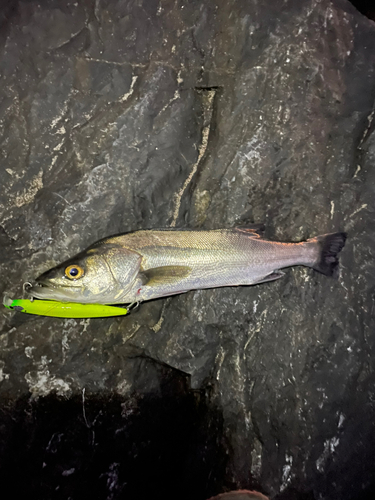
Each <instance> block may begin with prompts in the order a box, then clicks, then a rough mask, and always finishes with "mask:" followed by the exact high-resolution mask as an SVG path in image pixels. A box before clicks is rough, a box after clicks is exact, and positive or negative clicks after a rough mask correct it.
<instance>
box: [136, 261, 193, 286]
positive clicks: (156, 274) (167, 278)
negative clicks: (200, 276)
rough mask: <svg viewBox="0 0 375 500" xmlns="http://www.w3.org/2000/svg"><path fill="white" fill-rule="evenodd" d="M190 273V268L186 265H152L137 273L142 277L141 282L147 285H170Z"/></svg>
mask: <svg viewBox="0 0 375 500" xmlns="http://www.w3.org/2000/svg"><path fill="white" fill-rule="evenodd" d="M190 273H191V268H190V267H188V266H164V267H154V268H153V269H148V270H147V271H142V272H141V273H139V274H140V275H141V277H142V282H143V284H144V285H147V286H156V285H166V284H168V285H171V284H173V283H177V282H178V281H181V280H182V279H183V278H187V277H188V276H189V275H190Z"/></svg>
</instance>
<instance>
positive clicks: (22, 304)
mask: <svg viewBox="0 0 375 500" xmlns="http://www.w3.org/2000/svg"><path fill="white" fill-rule="evenodd" d="M3 304H4V306H5V307H7V308H8V309H11V310H13V311H19V312H23V313H27V314H38V315H39V316H53V317H55V318H105V317H109V316H124V315H125V314H127V313H128V310H127V309H125V308H123V307H117V306H106V305H102V304H79V303H76V302H57V301H55V300H39V299H36V300H33V301H31V300H24V299H16V300H12V299H9V298H7V297H4V301H3Z"/></svg>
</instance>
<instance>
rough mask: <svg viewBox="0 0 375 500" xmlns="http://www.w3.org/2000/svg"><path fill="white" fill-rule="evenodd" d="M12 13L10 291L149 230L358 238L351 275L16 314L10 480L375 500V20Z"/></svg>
mask: <svg viewBox="0 0 375 500" xmlns="http://www.w3.org/2000/svg"><path fill="white" fill-rule="evenodd" d="M1 22H2V28H1V30H0V76H1V96H0V98H1V100H0V110H1V113H0V117H1V119H0V133H1V146H0V153H1V178H0V179H1V190H0V245H1V252H0V268H1V276H2V280H1V292H5V291H6V292H8V293H11V294H13V296H14V297H19V296H20V295H21V293H22V283H23V282H24V281H26V280H27V279H29V278H33V277H35V276H37V275H39V274H40V273H41V272H43V271H45V270H47V269H48V268H50V267H52V266H53V265H55V264H57V263H59V262H61V261H63V260H64V259H66V258H68V257H70V256H72V255H74V254H75V253H77V252H78V251H79V250H81V249H83V248H85V247H87V246H88V245H89V244H91V243H93V242H94V241H95V240H97V239H99V238H101V237H104V236H107V235H109V234H114V233H118V232H124V231H128V230H135V229H140V228H153V227H167V226H176V227H205V228H217V227H231V226H233V225H235V224H241V223H247V222H254V221H255V222H265V223H266V224H267V230H266V235H267V237H269V238H272V239H276V240H294V241H298V240H301V239H304V238H307V237H310V236H314V235H316V234H319V233H325V232H332V231H336V230H346V231H347V232H348V235H349V238H348V242H347V245H346V247H345V249H344V251H343V253H342V259H341V261H342V267H341V276H340V278H339V279H338V280H337V281H335V280H330V279H328V278H326V277H324V276H321V275H319V274H317V273H314V272H313V271H310V270H307V269H302V268H299V269H291V270H289V271H288V272H287V275H286V276H285V277H284V278H283V279H282V280H279V281H277V282H275V283H269V284H264V285H260V286H255V287H240V288H228V289H215V290H205V291H196V292H190V293H188V294H185V295H181V296H176V297H171V298H167V299H164V300H157V301H153V302H150V303H145V304H142V305H141V307H140V308H139V309H138V310H135V311H134V312H133V313H132V314H131V315H129V316H128V317H123V318H114V319H98V320H82V321H80V320H72V319H66V320H59V319H53V318H40V317H32V316H30V317H28V316H23V315H21V314H10V313H9V312H7V311H5V310H4V311H2V313H1V319H0V328H1V332H2V336H1V337H0V349H1V352H0V379H1V385H0V394H1V398H2V410H1V411H2V413H1V415H2V416H1V417H0V418H1V419H2V421H1V436H2V437H1V443H2V458H3V459H4V457H6V456H7V455H9V450H12V449H13V450H15V451H14V454H13V455H12V460H10V461H7V463H6V465H5V466H4V467H3V472H4V471H5V472H7V477H8V478H9V477H13V476H12V474H14V473H15V472H14V471H16V470H17V471H18V472H19V470H21V471H22V472H23V475H24V477H27V478H30V482H29V485H30V488H31V489H29V490H28V491H29V492H31V493H30V494H31V495H32V494H35V496H37V497H38V498H39V499H40V498H52V497H53V498H55V497H56V498H57V497H58V495H59V494H58V493H55V492H56V491H58V489H56V488H59V489H60V492H61V495H62V498H63V497H64V495H65V497H64V498H67V497H68V496H70V497H71V498H82V496H80V495H81V493H82V492H81V490H80V489H79V487H78V486H77V485H78V484H81V482H82V481H83V483H82V484H87V485H90V488H92V490H90V491H93V492H95V491H96V488H98V492H99V491H100V492H101V493H100V495H102V496H101V498H110V499H115V498H122V496H123V495H131V494H133V495H135V494H136V493H135V490H134V489H132V488H134V486H133V483H132V484H131V485H130V486H128V487H127V486H126V485H127V484H128V483H129V476H128V475H127V473H126V470H127V468H129V467H130V468H131V467H135V468H136V467H139V468H138V469H137V471H138V472H137V474H139V476H138V475H137V477H139V478H142V477H143V476H142V475H141V474H140V472H139V471H143V474H144V471H145V470H147V473H148V472H149V468H150V467H151V465H150V464H152V463H153V464H154V466H155V467H156V470H157V473H158V474H159V475H158V477H159V478H162V479H161V480H160V481H159V482H158V483H157V486H158V488H162V486H163V487H164V488H165V489H164V490H163V494H165V496H166V498H172V496H171V495H174V496H173V498H175V491H172V490H171V489H170V488H169V487H168V484H172V485H176V483H175V482H173V481H174V479H172V477H175V478H177V479H178V482H179V483H180V484H191V483H192V482H193V483H194V481H196V483H195V487H194V488H192V489H190V490H189V489H185V490H182V491H183V492H182V493H180V496H181V498H192V496H189V495H193V496H194V498H202V499H203V498H207V497H209V496H212V495H214V494H217V493H220V492H221V491H223V489H224V488H227V489H236V488H250V489H251V488H255V489H260V490H262V491H264V492H265V493H266V494H269V495H270V496H271V497H273V498H278V499H284V498H285V499H286V498H288V499H290V498H296V499H297V498H298V499H312V498H315V499H325V500H330V499H336V498H340V499H342V500H350V499H354V498H358V497H359V496H360V495H362V497H361V498H373V494H374V491H375V474H374V470H375V469H374V467H375V457H374V454H373V449H374V445H375V438H374V436H375V432H374V430H375V429H374V422H375V409H374V403H373V402H374V398H375V367H374V359H375V358H374V354H375V353H374V350H375V337H374V336H373V332H374V327H375V324H374V323H375V319H374V318H375V315H374V312H375V309H374V285H375V272H374V271H375V269H374V267H375V266H374V253H375V251H374V224H373V215H374V209H375V202H374V199H375V198H374V194H375V193H374V192H375V188H374V186H375V170H374V167H373V165H374V159H375V133H374V124H373V118H374V81H375V71H374V70H375V25H374V23H373V22H372V21H370V20H368V19H366V18H364V17H363V16H362V15H361V14H359V13H358V12H357V11H356V10H355V9H354V8H353V7H352V6H351V5H350V4H349V3H348V2H346V1H344V0H334V1H329V0H321V1H315V0H308V1H305V2H299V1H296V0H287V1H285V2H274V1H272V0H269V1H263V2H246V1H240V0H230V1H229V2H217V3H216V4H215V3H214V2H210V3H202V2H186V3H184V2H177V3H170V2H167V1H153V0H151V1H150V0H144V1H143V2H125V1H121V0H118V1H114V0H111V1H109V0H107V1H94V0H92V1H91V0H87V1H85V2H75V3H73V2H70V3H69V2H68V1H61V0H59V1H58V0H49V1H41V2H20V3H18V4H17V3H15V2H8V3H6V4H4V8H3V12H2V18H1ZM144 360H147V362H146V361H144ZM185 374H186V375H187V376H189V382H187V381H186V379H185V378H184V377H185ZM189 384H190V386H189ZM165 387H167V389H165ZM163 388H164V389H163ZM85 397H86V401H87V404H88V405H92V408H93V410H92V414H91V415H90V416H89V417H88V416H87V412H86V416H85V417H84V416H83V415H84V414H83V410H82V403H83V401H82V400H83V398H85ZM144 398H146V401H149V400H150V401H152V404H151V403H150V405H149V406H147V404H146V405H145V406H142V404H141V403H140V402H142V401H144ZM171 400H175V401H176V405H177V406H176V407H173V408H172V409H171V415H173V418H172V419H167V417H166V415H167V413H168V412H167V413H163V411H162V409H163V407H164V405H166V408H167V409H168V408H169V406H168V404H169V403H168V404H167V403H166V402H168V401H169V402H170V401H171ZM178 401H187V403H186V406H184V405H182V406H178V404H179V403H178ZM171 404H172V403H171ZM184 404H185V403H184ZM121 405H122V406H121ZM123 407H125V408H130V409H131V408H134V407H135V408H138V407H139V408H141V410H139V412H138V413H137V412H136V416H134V414H133V413H132V411H130V413H128V412H127V411H122V410H121V408H123ZM154 412H157V413H158V415H159V417H158V418H159V420H158V422H159V423H160V425H159V427H158V426H157V425H155V427H154V432H155V434H152V433H148V434H147V432H148V431H147V427H149V426H150V425H151V422H152V417H151V416H152V414H153V413H154ZM98 415H100V417H97V416H98ZM184 415H186V419H184V417H183V416H184ZM202 415H203V416H202ZM86 419H88V420H87V421H88V422H89V424H88V425H86V424H87V422H86ZM132 419H134V422H136V425H135V424H134V425H135V427H134V426H133V428H136V429H137V432H138V434H137V432H135V433H133V434H129V436H130V437H129V436H127V438H126V439H125V438H124V440H123V441H121V436H120V437H119V435H118V433H117V430H119V429H122V428H124V426H125V427H126V426H127V425H129V426H130V427H131V426H132V425H133V423H132V422H133V420H132ZM93 420H95V422H96V424H95V425H96V427H95V426H94V427H95V432H96V433H99V434H100V433H102V434H101V437H100V439H99V438H98V439H99V441H96V438H95V440H94V439H93V437H92V433H93V430H94V429H93V424H92V422H93ZM163 420H165V422H166V424H165V427H163V425H162V422H163ZM48 421H50V423H51V425H47V424H46V423H47V422H48ZM77 421H78V422H79V423H78V424H77ZM173 421H176V426H177V430H176V429H175V430H174V431H173V432H171V437H170V439H171V441H169V439H168V438H167V437H165V440H164V441H163V442H164V443H165V446H164V447H163V446H161V442H160V441H158V439H157V438H156V437H155V436H157V435H158V432H159V434H160V432H162V435H163V436H167V434H168V432H167V430H168V428H169V426H170V425H171V422H173ZM160 426H161V427H160ZM160 428H162V431H160ZM106 429H109V430H108V431H106ZM146 431H147V432H146ZM119 432H120V431H119ZM143 432H146V434H147V436H146V437H143V436H144V435H143ZM185 432H187V435H188V436H189V440H190V447H189V444H188V443H187V442H186V440H185V441H184V439H185V438H183V435H184V433H185ZM120 434H121V432H120ZM60 435H62V436H60ZM59 436H60V437H59ZM179 439H182V441H183V442H182V444H181V446H180V449H181V450H182V451H181V454H180V459H181V462H176V460H177V458H176V455H175V454H174V451H173V452H172V451H171V450H172V444H171V443H173V442H175V443H176V446H177V447H178V446H179ZM130 442H134V446H133V448H132V449H130V448H129V447H130ZM51 443H52V444H51ZM95 443H99V444H98V447H97V448H95ZM114 443H120V444H119V445H118V446H119V449H120V452H118V453H117V452H116V453H114V452H113V453H112V452H111V450H112V449H113V446H114ZM155 443H156V444H155ZM52 445H53V449H54V451H53V452H52V451H51V449H52V448H51V447H52ZM158 445H159V448H160V450H161V451H160V457H161V458H160V460H159V459H155V457H156V455H154V453H156V451H155V446H156V448H157V446H158ZM105 446H107V448H105ZM67 447H68V448H69V449H70V447H71V448H74V449H76V450H77V453H76V454H73V455H69V454H66V449H67ZM23 449H25V450H26V455H25V456H26V457H27V458H28V460H24V457H22V450H23ZM96 449H97V450H98V453H100V454H101V455H103V454H104V455H105V456H106V458H105V460H103V462H100V461H95V460H94V461H90V460H89V458H88V457H90V456H91V455H92V454H95V450H96ZM125 449H126V450H127V451H126V453H128V454H127V455H126V457H127V458H126V460H125V459H124V460H125V461H124V463H123V462H122V461H121V460H122V459H121V456H123V454H124V453H125V451H124V450H125ZM64 450H65V451H64ZM129 450H130V451H129ZM142 450H146V455H147V457H146V458H145V459H144V460H143V459H142V460H140V461H139V462H137V461H136V460H135V462H134V463H133V462H132V460H131V457H137V456H139V454H140V453H141V454H142V453H143V452H142ZM147 450H148V451H147ZM150 450H151V451H150ZM205 450H206V451H205ZM207 450H208V451H207ZM148 452H149V454H147V453H148ZM111 453H112V454H111ZM45 454H47V458H46V457H45ZM52 456H53V457H54V458H53V461H52V462H53V464H52V462H51V460H52V459H51V457H52ZM32 457H37V458H36V459H35V460H33V458H32ZM150 457H151V458H150ZM155 460H156V462H155ZM168 460H170V462H169V461H168ZM44 463H46V464H47V466H43V464H44ZM170 463H173V464H174V465H173V467H174V466H175V464H176V463H178V464H179V468H178V470H179V475H177V476H176V475H175V476H173V474H171V475H169V474H166V473H165V470H167V469H168V467H170V465H169V464H170ZM51 464H52V465H51ZM85 464H86V465H85ZM87 464H88V465H87ZM50 466H51V467H52V469H49V467H50ZM189 466H190V469H189ZM85 467H87V468H86V469H85ZM73 469H74V471H73V472H71V471H72V470H73ZM224 469H225V470H224ZM49 470H51V471H52V472H51V473H50V475H49V472H48V471H49ZM83 470H84V474H86V475H84V480H83V479H82V477H83V476H82V474H83V472H82V471H83ZM171 470H174V471H175V470H176V469H175V468H174V469H171ZM189 470H190V472H189ZM75 471H80V474H81V475H79V476H77V475H76V476H75ZM163 471H164V472H163ZM191 471H193V472H195V473H196V474H197V476H194V474H193V473H192V472H191ZM198 472H199V473H198ZM40 474H42V475H40ZM40 478H42V479H40ZM73 478H74V479H73ZM94 478H95V480H94ZM193 478H195V479H193ZM80 481H81V482H80ZM150 484H151V483H150ZM127 488H128V489H127ZM149 488H151V486H149ZM151 491H152V490H151V489H149V490H148V489H147V488H146V489H145V490H144V491H143V490H142V492H143V493H144V494H145V495H146V494H151ZM53 495H55V497H54V496H53ZM98 495H99V493H98ZM184 495H185V496H184ZM366 495H367V496H366Z"/></svg>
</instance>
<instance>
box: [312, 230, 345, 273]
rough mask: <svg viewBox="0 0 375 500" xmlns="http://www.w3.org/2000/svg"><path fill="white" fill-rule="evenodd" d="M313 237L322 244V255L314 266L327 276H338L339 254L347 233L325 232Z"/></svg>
mask: <svg viewBox="0 0 375 500" xmlns="http://www.w3.org/2000/svg"><path fill="white" fill-rule="evenodd" d="M313 239H314V240H316V241H317V242H318V244H319V245H320V257H319V259H318V261H317V262H316V264H314V265H313V266H312V267H313V268H314V269H315V270H316V271H319V272H320V273H322V274H325V275H326V276H336V275H337V268H338V265H339V258H338V254H339V253H340V251H341V250H342V249H343V248H344V245H345V241H346V233H332V234H323V235H322V236H317V237H316V238H313ZM310 241H311V240H310Z"/></svg>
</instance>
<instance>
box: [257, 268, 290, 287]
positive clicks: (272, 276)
mask: <svg viewBox="0 0 375 500" xmlns="http://www.w3.org/2000/svg"><path fill="white" fill-rule="evenodd" d="M283 276H285V273H283V272H282V271H274V272H273V273H271V274H268V275H267V276H265V277H264V278H261V279H260V280H258V281H254V283H253V284H254V285H258V284H259V283H267V281H275V280H278V279H279V278H282V277H283Z"/></svg>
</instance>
